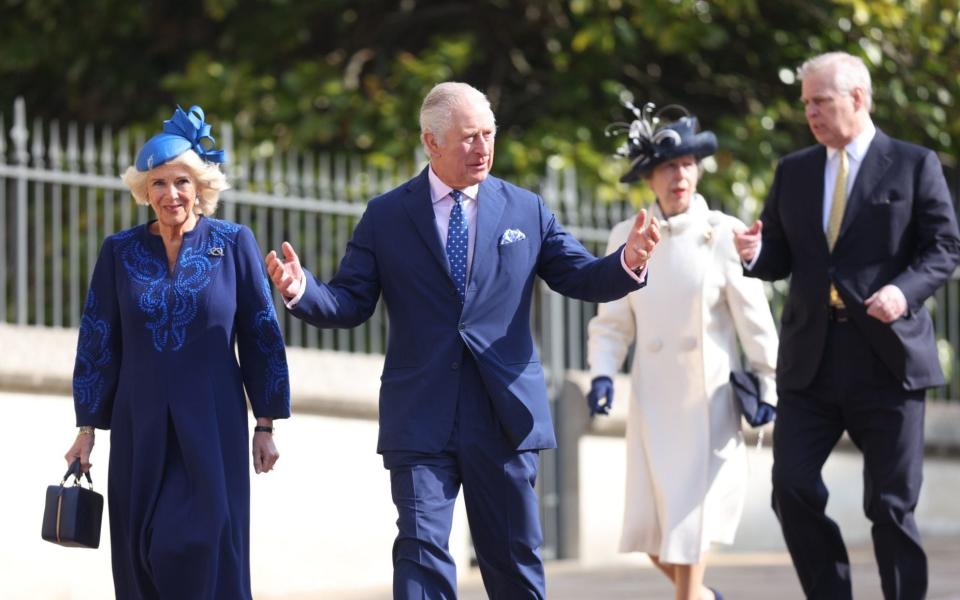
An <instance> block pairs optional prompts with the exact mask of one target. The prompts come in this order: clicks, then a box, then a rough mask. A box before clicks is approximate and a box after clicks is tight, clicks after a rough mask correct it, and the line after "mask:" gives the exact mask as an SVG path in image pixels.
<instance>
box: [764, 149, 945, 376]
mask: <svg viewBox="0 0 960 600" xmlns="http://www.w3.org/2000/svg"><path fill="white" fill-rule="evenodd" d="M826 158H827V152H826V148H825V147H824V146H821V145H817V146H812V147H810V148H806V149H803V150H800V151H798V152H795V153H793V154H790V155H788V156H786V157H784V158H783V159H782V160H781V161H780V163H779V164H778V165H777V171H776V175H775V176H774V181H773V186H772V187H771V190H770V194H769V196H768V197H767V200H766V204H765V205H764V209H763V214H762V215H761V217H760V218H761V220H762V221H763V246H762V248H761V251H760V256H759V258H758V259H757V263H756V264H755V265H754V267H753V269H751V270H748V271H747V272H746V274H747V275H750V276H754V277H760V278H762V279H766V280H776V279H782V278H784V277H787V276H790V277H791V279H790V292H789V295H788V297H787V302H786V304H785V305H784V308H783V316H782V326H781V332H780V355H779V357H778V361H777V385H778V387H780V388H782V389H785V390H801V389H803V388H805V387H806V386H807V385H809V384H810V382H811V381H812V380H813V378H814V376H815V375H816V372H817V368H818V366H819V362H820V357H821V356H822V354H823V347H824V343H825V341H826V336H827V326H828V317H829V307H828V296H829V286H830V283H831V282H833V283H834V284H835V285H836V287H837V291H838V292H839V293H840V295H841V297H842V298H843V300H844V303H845V304H846V306H847V309H848V312H849V314H850V319H851V320H852V321H853V322H854V323H855V325H856V326H857V327H858V328H859V329H860V330H861V332H862V333H863V335H864V337H865V338H866V339H868V340H870V343H871V345H872V347H873V349H874V351H875V352H876V354H877V355H878V356H879V358H880V359H881V360H882V361H883V363H884V364H885V365H886V366H887V367H888V368H889V369H890V370H891V371H892V372H893V373H894V374H895V375H896V377H897V378H898V379H899V380H900V381H901V382H902V385H903V388H904V389H906V390H919V389H924V388H927V387H931V386H937V385H942V384H943V381H944V380H943V374H942V372H941V369H940V362H939V360H938V357H937V348H936V339H935V337H934V332H933V325H932V321H931V319H930V315H929V313H928V312H927V309H926V307H925V306H924V301H925V300H926V299H927V298H929V297H930V296H931V295H932V294H933V292H934V291H935V290H936V289H937V288H938V287H940V286H941V285H942V284H943V283H944V282H945V281H946V280H947V278H948V277H949V276H950V274H951V273H952V272H953V270H954V267H955V266H956V265H957V262H958V260H960V236H958V232H957V220H956V213H955V209H954V207H953V204H952V202H951V200H950V193H949V191H948V189H947V184H946V180H945V179H944V176H943V169H942V167H941V165H940V161H939V160H938V159H937V156H936V155H935V154H934V153H933V152H932V151H931V150H929V149H927V148H923V147H920V146H916V145H913V144H908V143H906V142H902V141H899V140H896V139H893V138H891V137H889V136H887V135H885V134H884V133H883V132H881V131H879V130H878V131H877V134H876V137H874V139H873V141H872V142H871V144H870V147H869V149H868V150H867V153H866V155H865V156H864V159H863V164H862V165H861V166H860V170H859V172H858V173H857V179H856V181H854V184H853V188H852V189H851V191H850V196H849V198H848V199H847V207H846V211H845V213H844V217H843V221H842V223H841V226H840V235H839V237H838V238H837V242H836V245H835V246H834V249H833V252H830V250H829V249H828V246H827V239H826V234H825V233H824V231H823V220H822V219H823V170H824V167H825V165H826ZM887 284H893V285H895V286H897V287H898V288H900V290H901V291H903V294H904V296H905V297H906V299H907V305H908V312H907V314H906V315H905V316H904V317H901V318H900V319H897V320H896V321H894V322H893V323H891V324H884V323H882V322H881V321H878V320H877V319H874V318H873V317H870V316H869V315H867V312H866V307H865V306H864V304H863V302H864V300H866V299H867V298H869V297H870V295H871V294H873V293H874V292H875V291H877V290H878V289H880V288H881V287H883V286H884V285H887ZM851 368H857V365H851Z"/></svg>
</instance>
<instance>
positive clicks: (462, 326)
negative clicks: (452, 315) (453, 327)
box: [458, 323, 467, 331]
mask: <svg viewBox="0 0 960 600" xmlns="http://www.w3.org/2000/svg"><path fill="white" fill-rule="evenodd" d="M458 329H460V331H466V330H467V326H466V325H464V324H463V323H460V326H459V327H458Z"/></svg>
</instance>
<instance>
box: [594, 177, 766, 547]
mask: <svg viewBox="0 0 960 600" xmlns="http://www.w3.org/2000/svg"><path fill="white" fill-rule="evenodd" d="M652 212H653V214H654V215H655V216H656V217H657V219H658V220H660V222H661V225H662V227H661V234H662V239H661V241H660V244H659V245H658V247H657V248H656V250H655V251H654V253H653V255H652V256H651V258H650V263H649V267H650V280H649V284H648V285H647V287H645V288H644V289H642V290H639V291H637V292H632V293H630V294H629V295H628V296H626V297H624V298H621V299H620V300H616V301H614V302H608V303H605V304H601V305H600V307H599V312H598V314H597V316H596V317H594V318H593V319H592V320H591V321H590V325H589V339H588V360H589V363H590V367H591V369H590V370H591V375H593V376H594V377H596V376H599V375H607V376H612V375H613V374H615V373H617V372H618V371H619V369H620V366H621V365H622V364H623V361H624V359H625V357H626V355H627V351H628V348H629V346H630V344H631V343H632V342H633V341H634V340H636V349H635V352H634V358H633V364H632V365H631V367H630V373H631V384H632V390H629V392H630V394H629V402H630V405H629V412H628V418H627V434H626V437H627V476H626V503H625V510H624V518H623V533H622V538H621V542H620V551H621V552H645V553H648V554H652V555H654V556H659V557H660V560H661V561H663V562H667V563H673V564H695V563H699V562H701V561H702V560H703V558H702V553H703V552H704V551H706V550H707V549H708V548H709V546H710V544H711V543H713V542H719V543H725V544H730V543H732V542H733V538H734V534H735V532H736V529H737V525H738V524H739V522H740V517H741V514H742V512H743V505H744V500H745V496H746V485H747V462H746V449H745V448H744V443H743V436H742V435H741V433H740V415H739V412H738V411H737V409H736V407H735V406H734V399H733V396H732V392H731V390H730V384H729V376H730V371H731V370H735V369H740V368H742V367H741V365H740V353H739V350H738V348H737V338H738V337H739V339H740V342H741V344H742V346H743V350H744V354H745V355H746V358H747V361H748V363H749V369H750V370H752V371H754V372H755V373H757V375H759V376H760V380H761V386H762V390H763V392H762V393H763V398H764V400H765V401H766V402H769V403H770V404H776V396H775V393H776V392H775V390H776V388H775V385H774V379H773V378H774V370H775V366H776V358H777V332H776V329H775V327H774V324H773V317H772V315H771V314H770V307H769V304H768V303H767V298H766V295H765V293H764V289H763V284H762V282H761V281H760V280H758V279H750V278H746V277H744V276H743V269H742V267H741V264H740V259H739V257H738V256H737V253H736V250H735V248H734V245H733V228H734V227H735V226H742V224H741V223H740V221H738V220H737V219H735V218H733V217H730V216H727V215H725V214H723V213H721V212H718V211H711V210H710V209H709V208H708V207H707V203H706V201H705V200H704V199H703V197H702V196H700V195H695V196H694V198H693V199H692V200H691V202H690V207H689V209H688V210H687V212H685V213H683V214H680V215H676V216H674V217H671V218H670V219H664V217H663V214H662V213H661V212H660V210H659V207H658V206H656V205H655V206H654V207H653V209H652ZM632 222H633V220H632V219H630V220H628V221H624V222H622V223H619V224H618V225H617V226H615V227H614V229H613V231H612V232H611V234H610V240H609V244H608V246H607V253H610V252H612V251H614V250H615V249H617V248H618V247H619V246H620V245H621V244H623V243H624V242H625V241H626V239H627V234H628V232H629V229H630V225H631V223H632ZM616 392H618V394H617V396H616V397H617V398H618V399H620V401H621V402H622V401H624V399H626V398H628V395H627V393H628V390H616Z"/></svg>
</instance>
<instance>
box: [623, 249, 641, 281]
mask: <svg viewBox="0 0 960 600" xmlns="http://www.w3.org/2000/svg"><path fill="white" fill-rule="evenodd" d="M620 264H621V265H622V266H623V270H624V271H626V272H627V274H628V275H630V277H631V278H633V280H634V281H636V282H637V283H643V282H644V281H646V280H647V265H646V263H644V265H643V269H641V270H640V272H639V273H636V272H634V270H633V269H631V268H630V267H628V266H627V259H626V257H625V256H624V251H623V250H621V251H620Z"/></svg>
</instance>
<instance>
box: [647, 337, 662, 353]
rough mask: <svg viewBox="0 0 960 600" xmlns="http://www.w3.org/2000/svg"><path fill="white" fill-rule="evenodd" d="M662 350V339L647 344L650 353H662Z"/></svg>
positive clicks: (652, 340)
mask: <svg viewBox="0 0 960 600" xmlns="http://www.w3.org/2000/svg"><path fill="white" fill-rule="evenodd" d="M661 348H663V341H662V340H661V339H660V338H653V339H651V340H650V341H649V342H647V350H649V351H650V352H660V349H661Z"/></svg>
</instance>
